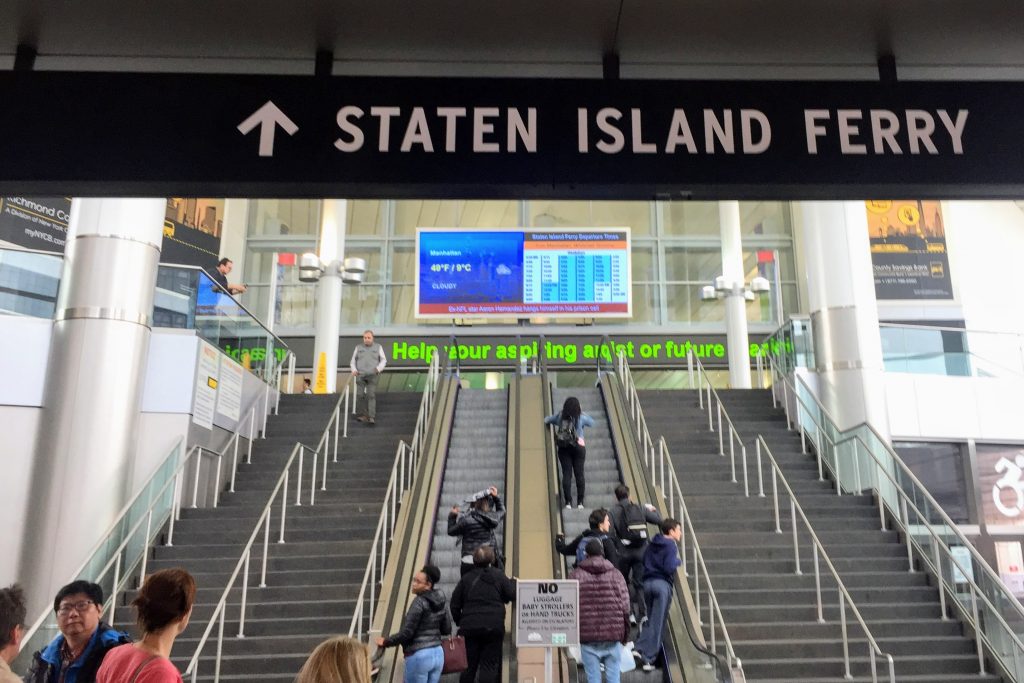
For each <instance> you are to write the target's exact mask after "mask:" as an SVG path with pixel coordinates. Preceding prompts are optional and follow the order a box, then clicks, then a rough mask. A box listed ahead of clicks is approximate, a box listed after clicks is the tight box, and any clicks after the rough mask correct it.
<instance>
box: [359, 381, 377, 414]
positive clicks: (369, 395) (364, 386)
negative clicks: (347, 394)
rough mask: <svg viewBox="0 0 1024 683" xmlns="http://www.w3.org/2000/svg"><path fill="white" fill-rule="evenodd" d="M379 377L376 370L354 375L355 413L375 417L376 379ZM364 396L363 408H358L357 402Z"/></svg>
mask: <svg viewBox="0 0 1024 683" xmlns="http://www.w3.org/2000/svg"><path fill="white" fill-rule="evenodd" d="M379 379H380V375H378V374H377V373H376V372H371V373H370V374H369V375H359V376H358V377H356V414H357V415H368V416H369V417H372V418H374V419H376V417H377V380H379ZM364 394H365V396H366V399H365V401H366V403H365V405H364V409H363V410H359V403H360V401H361V400H362V399H363V396H364Z"/></svg>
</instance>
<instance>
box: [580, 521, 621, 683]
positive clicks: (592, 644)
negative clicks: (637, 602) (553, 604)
mask: <svg viewBox="0 0 1024 683" xmlns="http://www.w3.org/2000/svg"><path fill="white" fill-rule="evenodd" d="M586 553H587V556H586V557H585V558H584V559H583V561H582V562H580V563H579V565H577V567H576V569H573V570H572V573H571V574H570V577H572V578H574V579H576V580H577V581H579V582H580V650H581V651H582V655H583V669H584V671H586V672H587V683H601V665H602V664H603V665H604V674H605V680H607V682H608V683H619V643H625V642H626V640H627V638H628V637H629V591H628V590H627V589H626V580H625V579H624V578H622V572H620V571H619V570H618V569H616V567H615V565H614V564H612V563H611V562H609V561H608V560H606V559H605V558H604V547H603V545H602V544H601V541H599V540H597V539H596V538H595V539H591V540H590V541H588V542H587V545H586Z"/></svg>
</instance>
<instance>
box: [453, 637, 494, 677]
mask: <svg viewBox="0 0 1024 683" xmlns="http://www.w3.org/2000/svg"><path fill="white" fill-rule="evenodd" d="M459 635H460V636H462V637H463V638H465V639H466V663H467V664H468V665H469V666H468V667H467V668H466V670H465V671H463V672H462V673H461V674H460V675H459V683H475V682H476V681H479V682H480V683H497V682H498V680H499V679H500V678H501V647H502V644H503V643H504V641H505V631H504V629H490V628H488V629H479V630H478V629H471V630H465V629H459Z"/></svg>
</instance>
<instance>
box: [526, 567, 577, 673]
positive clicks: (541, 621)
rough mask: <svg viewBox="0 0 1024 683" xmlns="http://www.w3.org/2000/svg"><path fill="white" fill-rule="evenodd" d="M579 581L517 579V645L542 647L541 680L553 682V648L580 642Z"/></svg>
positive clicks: (575, 644)
mask: <svg viewBox="0 0 1024 683" xmlns="http://www.w3.org/2000/svg"><path fill="white" fill-rule="evenodd" d="M579 606H580V587H579V582H578V581H563V580H554V579H541V580H528V579H519V581H518V582H517V587H516V647H542V648H544V683H552V680H553V676H552V665H553V661H554V656H553V655H554V648H556V647H569V646H570V645H574V646H579V644H580V609H579Z"/></svg>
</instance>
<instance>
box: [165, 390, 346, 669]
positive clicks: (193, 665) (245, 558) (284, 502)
mask: <svg viewBox="0 0 1024 683" xmlns="http://www.w3.org/2000/svg"><path fill="white" fill-rule="evenodd" d="M352 384H353V383H352V382H351V381H350V380H346V383H345V387H344V389H343V390H342V392H341V393H340V394H339V395H338V400H337V402H336V403H335V404H334V410H333V411H331V417H330V419H329V420H328V422H327V426H326V427H324V431H323V434H322V435H321V437H320V440H319V442H318V443H317V446H316V448H310V447H309V446H307V445H305V444H303V443H301V442H300V441H296V442H295V446H294V447H293V448H292V452H291V455H290V456H289V457H288V460H287V461H286V462H285V465H284V467H283V468H282V470H281V474H280V475H279V476H278V479H277V484H276V485H275V486H274V488H273V489H272V490H271V492H270V496H269V497H268V499H267V503H266V505H264V507H263V511H262V512H261V513H260V516H259V518H258V520H257V521H256V525H255V527H254V528H253V531H252V534H250V536H249V541H248V542H247V543H246V544H245V547H243V549H242V553H241V555H240V557H239V559H238V562H237V563H236V564H235V570H234V572H232V574H231V576H230V577H229V578H228V582H227V585H226V586H225V588H224V591H223V592H222V593H221V597H220V600H219V601H218V602H217V605H216V607H215V608H214V610H213V614H212V615H211V617H210V621H209V623H207V625H206V629H205V630H204V632H203V635H202V637H201V638H200V640H199V642H198V643H197V644H196V649H195V652H194V654H193V655H192V658H191V659H190V660H189V663H188V667H187V668H186V669H185V675H186V676H188V675H189V674H191V677H192V683H195V682H196V680H197V677H198V675H199V659H200V657H201V655H202V653H203V648H205V647H206V643H207V641H208V640H209V638H210V633H211V632H212V631H213V626H214V624H215V623H216V622H217V620H218V617H219V619H220V626H219V627H218V630H217V654H216V659H215V663H214V683H218V682H219V681H220V667H221V659H222V655H223V648H224V620H225V617H226V615H227V603H228V598H229V597H230V594H231V591H232V590H234V587H235V582H236V581H237V580H238V574H239V572H240V571H241V570H242V568H243V567H244V569H245V573H244V574H243V575H242V596H241V597H242V601H241V606H240V608H239V624H238V634H237V637H238V638H244V637H245V610H246V604H247V602H248V597H249V561H250V559H251V556H252V546H253V543H254V542H255V541H256V537H257V536H258V535H259V533H260V530H261V528H262V530H263V565H262V571H261V573H260V586H259V587H260V588H266V586H267V560H268V552H269V543H270V513H271V510H272V509H273V507H274V504H275V501H276V499H277V497H278V493H280V492H281V491H282V490H283V492H284V495H283V496H282V497H281V524H280V533H279V535H278V540H277V542H278V543H279V544H284V543H285V542H286V541H285V523H286V521H287V517H288V496H289V479H290V472H291V468H292V464H293V463H294V462H296V459H297V460H298V471H297V473H296V476H295V496H294V503H293V505H294V506H295V507H301V506H302V499H303V497H304V490H303V485H302V483H303V482H302V471H303V465H304V460H305V455H306V451H307V450H308V451H311V452H312V454H313V462H312V466H311V467H310V476H309V502H308V505H311V506H315V505H316V491H317V470H318V464H319V460H320V457H321V456H323V474H322V479H321V483H320V490H321V491H326V490H327V460H328V457H329V456H330V454H331V442H330V438H329V437H330V433H331V430H332V428H333V430H334V458H333V460H334V462H337V461H338V450H339V444H338V426H339V424H340V423H341V422H342V421H343V420H344V423H345V436H348V433H347V432H348V429H347V427H348V406H349V403H350V394H351V393H352V391H351V390H352ZM342 406H344V407H345V408H344V409H343V408H342ZM251 443H252V442H251V440H250V446H251ZM232 478H233V476H232Z"/></svg>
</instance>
